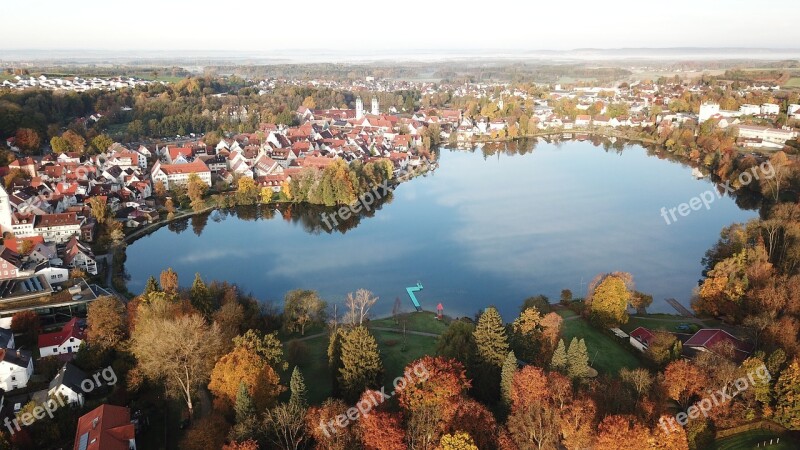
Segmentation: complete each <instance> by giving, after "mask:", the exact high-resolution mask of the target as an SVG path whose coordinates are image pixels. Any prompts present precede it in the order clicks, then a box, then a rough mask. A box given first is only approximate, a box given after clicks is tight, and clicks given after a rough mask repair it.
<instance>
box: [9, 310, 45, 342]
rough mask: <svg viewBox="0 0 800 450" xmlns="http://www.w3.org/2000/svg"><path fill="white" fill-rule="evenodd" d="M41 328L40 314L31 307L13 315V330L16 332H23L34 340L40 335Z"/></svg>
mask: <svg viewBox="0 0 800 450" xmlns="http://www.w3.org/2000/svg"><path fill="white" fill-rule="evenodd" d="M40 330H41V322H40V321H39V315H38V314H36V313H35V312H34V311H32V310H30V309H27V310H25V311H20V312H18V313H14V315H13V316H11V331H12V332H14V334H22V335H24V336H26V337H28V338H30V339H31V340H34V339H36V336H38V335H39V331H40Z"/></svg>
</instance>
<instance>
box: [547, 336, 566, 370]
mask: <svg viewBox="0 0 800 450" xmlns="http://www.w3.org/2000/svg"><path fill="white" fill-rule="evenodd" d="M567 361H568V360H567V351H566V349H565V348H564V340H563V339H559V340H558V347H556V351H555V352H554V353H553V359H552V360H550V370H555V371H558V372H561V373H564V372H566V370H567V364H568V362H567Z"/></svg>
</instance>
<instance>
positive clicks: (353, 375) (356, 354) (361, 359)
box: [339, 326, 383, 401]
mask: <svg viewBox="0 0 800 450" xmlns="http://www.w3.org/2000/svg"><path fill="white" fill-rule="evenodd" d="M341 352H342V356H341V358H342V366H341V367H340V368H339V385H340V388H341V390H342V393H343V395H344V396H345V398H346V399H347V400H349V401H355V400H356V399H358V397H359V396H360V395H361V393H362V392H364V390H365V389H367V388H369V389H375V388H377V387H378V386H379V385H380V383H381V378H382V377H383V363H382V362H381V356H380V353H379V351H378V343H377V342H376V341H375V338H374V337H373V336H372V334H370V332H369V330H367V328H366V327H363V326H358V327H355V328H352V329H350V330H348V331H346V332H345V333H344V335H343V336H342V350H341Z"/></svg>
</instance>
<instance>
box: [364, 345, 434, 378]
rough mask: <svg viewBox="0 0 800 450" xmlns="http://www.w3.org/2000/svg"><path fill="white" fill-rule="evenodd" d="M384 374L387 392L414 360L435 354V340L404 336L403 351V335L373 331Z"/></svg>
mask: <svg viewBox="0 0 800 450" xmlns="http://www.w3.org/2000/svg"><path fill="white" fill-rule="evenodd" d="M372 334H373V336H375V339H376V340H377V341H378V348H379V349H380V352H381V359H382V360H383V368H384V371H385V373H386V375H385V376H384V382H385V385H386V386H387V390H389V387H391V383H392V381H393V380H394V379H395V378H397V377H399V376H402V375H403V369H404V368H405V367H406V366H407V365H408V363H410V362H411V361H414V360H415V359H418V358H421V357H423V356H425V355H435V354H436V338H434V337H430V336H418V335H414V334H406V348H405V350H404V349H403V333H402V332H394V331H373V332H372Z"/></svg>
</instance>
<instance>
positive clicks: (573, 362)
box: [567, 338, 589, 379]
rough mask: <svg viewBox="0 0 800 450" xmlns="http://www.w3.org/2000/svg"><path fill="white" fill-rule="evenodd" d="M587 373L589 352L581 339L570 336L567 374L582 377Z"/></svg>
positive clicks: (573, 377) (574, 377)
mask: <svg viewBox="0 0 800 450" xmlns="http://www.w3.org/2000/svg"><path fill="white" fill-rule="evenodd" d="M588 374H589V353H588V351H587V350H586V343H585V342H584V341H583V339H580V340H578V338H572V341H570V343H569V348H568V349H567V375H568V376H569V377H570V378H572V379H576V378H582V377H585V376H586V375H588Z"/></svg>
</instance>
